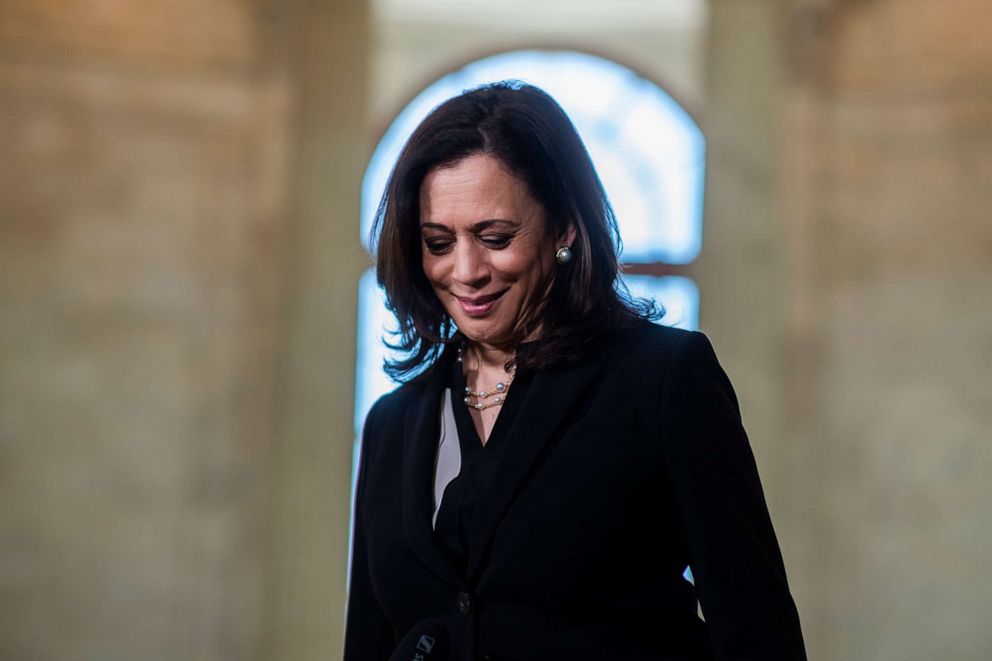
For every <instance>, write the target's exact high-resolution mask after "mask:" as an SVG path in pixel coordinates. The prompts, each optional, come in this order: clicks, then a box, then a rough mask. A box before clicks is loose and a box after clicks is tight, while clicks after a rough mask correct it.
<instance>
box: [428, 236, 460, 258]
mask: <svg viewBox="0 0 992 661" xmlns="http://www.w3.org/2000/svg"><path fill="white" fill-rule="evenodd" d="M452 243H454V242H453V241H452V240H451V239H424V246H426V247H427V250H428V252H430V253H431V254H432V255H442V254H444V253H446V252H448V251H449V250H450V249H451V244H452Z"/></svg>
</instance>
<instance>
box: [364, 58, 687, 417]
mask: <svg viewBox="0 0 992 661" xmlns="http://www.w3.org/2000/svg"><path fill="white" fill-rule="evenodd" d="M508 78H511V79H517V80H521V81H524V82H527V83H532V84H534V85H537V86H538V87H540V88H542V89H544V90H545V91H547V92H548V93H549V94H551V96H552V97H554V98H555V99H556V100H557V101H558V103H560V104H561V106H562V107H563V108H564V109H565V112H566V113H568V115H569V116H570V117H571V118H572V121H573V122H574V123H575V126H576V128H577V129H578V131H579V134H580V135H581V136H582V139H583V140H584V141H585V144H586V147H587V149H588V150H589V153H590V154H591V156H592V159H593V161H594V163H595V165H596V168H597V170H598V171H599V175H600V178H601V179H602V181H603V185H604V186H605V187H606V192H607V194H608V195H609V197H610V200H611V202H612V203H613V206H614V209H615V211H616V214H617V219H618V222H619V225H620V235H621V238H622V240H623V252H622V254H621V261H622V262H623V264H624V271H625V275H624V280H625V282H626V283H627V286H628V287H629V288H630V290H631V292H632V293H634V294H636V295H638V296H645V297H649V298H653V299H655V300H656V301H658V302H659V303H661V304H662V305H663V306H664V307H665V308H666V310H667V312H666V314H665V316H664V318H662V319H661V323H663V324H665V325H670V326H679V327H683V328H690V329H694V328H696V326H697V323H698V310H699V292H698V289H697V287H696V285H695V283H694V282H693V281H692V280H691V279H690V278H688V277H686V276H684V275H681V274H680V267H681V266H684V265H685V264H688V263H689V262H691V261H693V260H694V259H696V257H697V256H698V255H699V248H700V243H701V229H702V204H703V176H704V170H705V168H704V166H705V142H704V139H703V136H702V133H701V132H700V130H699V127H698V126H697V125H696V123H695V122H694V121H693V119H692V118H691V117H690V116H689V114H688V113H687V112H686V111H685V110H684V109H683V108H682V107H681V106H680V105H679V104H678V103H676V102H675V100H674V99H672V97H671V96H669V95H668V94H667V93H665V91H664V90H662V89H661V88H660V87H659V86H658V85H657V84H655V83H653V82H651V81H650V80H647V79H645V78H643V77H642V76H640V75H638V74H637V73H635V72H633V71H631V70H630V69H628V68H626V67H624V66H621V65H619V64H617V63H615V62H611V61H609V60H606V59H603V58H600V57H595V56H592V55H588V54H584V53H577V52H571V51H538V50H528V51H515V52H511V53H503V54H500V55H495V56H492V57H487V58H485V59H482V60H478V61H476V62H473V63H471V64H469V65H467V66H465V67H463V68H462V69H459V70H458V71H455V72H453V73H450V74H448V75H446V76H444V77H443V78H441V79H439V80H438V81H436V82H435V83H433V84H432V85H430V86H429V87H427V89H425V90H424V91H423V92H421V93H420V94H419V95H417V97H416V98H415V99H413V101H411V102H410V103H409V105H407V106H406V108H404V109H403V110H402V112H400V114H399V115H398V116H397V117H396V119H395V120H394V121H393V123H392V124H391V125H390V127H389V129H388V130H387V131H386V133H385V134H384V135H383V137H382V140H381V141H380V142H379V144H378V146H377V147H376V149H375V152H374V153H373V155H372V158H371V160H370V161H369V165H368V169H367V170H366V173H365V179H364V182H363V184H362V219H361V222H362V235H363V236H364V241H365V246H366V249H368V248H369V243H368V240H369V239H368V236H369V230H370V229H371V227H372V221H373V218H374V215H375V211H376V208H377V206H378V204H379V198H380V197H381V195H382V192H383V189H384V188H385V184H386V180H387V179H388V177H389V173H390V170H391V168H392V166H393V164H394V163H395V162H396V159H397V157H398V156H399V152H400V150H401V149H402V147H403V145H404V143H405V142H406V140H407V138H408V137H409V136H410V134H411V133H412V132H413V129H414V128H415V127H416V126H417V125H418V124H419V123H420V122H421V120H423V119H424V117H426V116H427V114H428V113H429V112H430V111H431V110H432V109H433V108H434V107H436V106H437V105H439V104H440V103H441V102H443V101H445V100H446V99H448V98H450V97H452V96H455V95H457V94H460V93H461V92H463V91H464V90H467V89H470V88H472V87H475V86H477V85H481V84H483V83H487V82H492V81H497V80H504V79H508ZM358 300H359V306H358V347H357V349H358V363H357V373H356V382H355V386H356V387H355V393H356V397H355V429H356V430H360V429H361V425H362V423H363V421H364V419H365V414H366V413H367V412H368V410H369V408H370V407H371V406H372V404H373V403H374V402H375V400H376V399H377V398H378V397H379V396H380V395H383V394H385V393H387V392H389V391H390V390H392V389H393V388H394V387H395V384H394V383H392V382H391V381H390V380H389V379H388V377H387V376H386V375H385V373H384V372H383V370H382V364H383V360H384V359H385V357H386V356H387V350H386V347H385V346H384V345H383V342H382V339H383V336H384V335H385V334H387V333H388V331H389V329H392V328H395V327H396V325H395V319H394V318H393V317H392V314H391V313H390V312H389V311H388V310H386V308H385V305H384V301H383V296H382V291H381V290H380V289H379V288H378V287H377V286H376V282H375V273H374V272H373V270H372V269H369V270H368V271H367V272H366V273H365V274H364V275H363V276H362V279H361V282H360V284H359V299H358Z"/></svg>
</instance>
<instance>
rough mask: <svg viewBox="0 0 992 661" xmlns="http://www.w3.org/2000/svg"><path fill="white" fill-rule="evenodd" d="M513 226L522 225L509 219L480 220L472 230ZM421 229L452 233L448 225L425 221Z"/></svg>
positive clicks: (479, 230)
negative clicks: (495, 226)
mask: <svg viewBox="0 0 992 661" xmlns="http://www.w3.org/2000/svg"><path fill="white" fill-rule="evenodd" d="M500 224H503V225H511V226H513V227H519V226H520V223H518V222H516V221H514V220H509V219H507V218H487V219H486V220H480V221H479V222H477V223H475V224H474V225H472V227H471V228H470V229H471V230H472V231H473V232H481V231H483V230H486V229H489V228H490V227H492V226H493V225H500ZM420 229H432V230H442V231H444V232H450V231H451V228H450V227H449V226H447V225H443V224H441V223H435V222H431V221H429V220H428V221H425V222H423V223H420Z"/></svg>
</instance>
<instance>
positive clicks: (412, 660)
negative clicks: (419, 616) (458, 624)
mask: <svg viewBox="0 0 992 661" xmlns="http://www.w3.org/2000/svg"><path fill="white" fill-rule="evenodd" d="M450 654H451V634H449V633H448V627H446V626H444V622H442V621H441V620H438V619H429V620H421V621H420V622H417V624H415V625H414V627H413V628H412V629H410V632H409V633H408V634H407V635H406V636H404V637H403V640H401V641H400V644H399V645H397V646H396V650H395V651H394V652H393V655H392V656H390V657H389V661H448V656H449V655H450Z"/></svg>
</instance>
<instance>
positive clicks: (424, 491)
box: [345, 322, 805, 661]
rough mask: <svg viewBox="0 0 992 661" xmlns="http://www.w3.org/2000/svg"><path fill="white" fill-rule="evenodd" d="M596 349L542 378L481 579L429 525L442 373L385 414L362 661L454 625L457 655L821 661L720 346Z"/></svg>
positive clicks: (481, 535)
mask: <svg viewBox="0 0 992 661" xmlns="http://www.w3.org/2000/svg"><path fill="white" fill-rule="evenodd" d="M591 353H592V355H591V356H590V357H589V358H587V359H586V360H584V361H583V362H581V363H580V364H578V365H575V366H569V367H563V368H560V369H553V370H547V371H542V372H538V373H537V374H535V376H534V380H533V382H532V384H531V387H530V390H529V391H528V392H527V395H526V398H525V399H524V401H523V402H522V403H521V406H520V408H519V410H518V412H517V416H516V419H515V420H514V421H513V424H512V426H511V427H510V429H509V430H508V432H509V433H508V434H507V437H506V445H505V446H504V447H503V450H502V454H501V457H500V460H499V463H498V465H497V466H496V468H495V469H494V472H493V475H492V478H491V480H490V482H489V484H488V485H487V486H485V487H484V489H483V491H482V493H481V494H480V496H479V502H478V504H477V509H476V511H475V516H474V518H473V519H472V523H471V527H470V530H469V540H470V541H469V544H470V554H469V560H468V575H467V576H460V575H459V573H458V572H457V571H456V570H455V569H454V568H453V566H452V565H451V564H450V563H449V562H448V560H447V559H446V556H445V555H444V554H443V552H442V550H441V548H440V547H439V546H438V544H437V543H436V541H435V539H434V537H433V532H432V528H431V514H432V511H433V510H432V508H433V476H434V462H435V459H436V455H437V444H438V435H439V433H440V430H439V418H440V406H441V402H442V394H443V388H444V375H443V372H444V370H443V369H434V370H433V371H432V372H431V373H430V374H429V375H428V376H427V377H426V378H424V379H422V380H421V381H418V382H417V383H413V384H407V385H404V386H403V387H401V388H399V389H398V390H396V391H395V392H393V393H391V394H389V395H386V396H385V397H383V398H382V399H380V400H379V401H378V402H377V403H376V404H375V406H373V408H372V410H371V412H370V413H369V415H368V418H367V419H366V423H365V430H364V434H363V442H362V452H361V460H360V468H359V477H358V485H357V492H356V507H355V528H354V540H353V555H352V566H351V582H350V592H349V602H348V617H347V630H346V635H345V659H346V660H347V661H376V660H379V659H388V657H389V656H390V654H391V653H392V651H393V649H394V647H395V646H396V644H397V642H398V641H399V640H401V639H402V638H403V636H404V635H406V633H407V632H408V631H409V630H410V629H411V628H412V627H414V626H415V625H416V624H417V623H418V622H420V621H421V620H423V619H426V618H440V619H442V620H443V621H444V622H445V624H446V625H447V626H448V628H449V629H450V631H451V634H452V656H451V658H452V659H459V660H467V659H476V658H483V659H487V658H491V659H597V660H612V659H714V658H715V659H760V660H770V659H805V652H804V647H803V640H802V633H801V631H800V626H799V616H798V613H797V612H796V607H795V604H794V603H793V600H792V597H791V595H790V593H789V587H788V584H787V582H786V577H785V568H784V565H783V562H782V556H781V554H780V552H779V548H778V543H777V542H776V539H775V533H774V531H773V530H772V524H771V521H770V519H769V517H768V511H767V508H766V506H765V500H764V496H763V494H762V490H761V485H760V483H759V481H758V474H757V470H756V467H755V462H754V457H753V455H752V454H751V448H750V446H749V445H748V441H747V436H746V435H745V433H744V429H743V428H742V427H741V420H740V413H739V409H738V405H737V400H736V397H735V395H734V392H733V389H732V388H731V385H730V382H729V380H728V379H727V376H726V374H724V372H723V370H722V369H721V368H720V366H719V364H718V363H717V359H716V356H715V355H714V353H713V349H712V347H711V346H710V343H709V341H708V340H707V338H706V337H705V336H704V335H703V334H701V333H698V332H689V331H683V330H678V329H674V328H667V327H662V326H657V325H654V324H649V323H647V322H645V323H643V324H638V325H636V326H635V327H633V328H630V329H627V330H623V331H618V332H615V333H613V334H611V335H610V336H608V337H606V338H604V339H603V340H602V341H601V342H600V343H599V344H598V345H597V348H596V349H595V350H594V351H593V352H591ZM686 565H689V566H690V567H691V570H692V574H693V576H694V579H695V587H693V585H691V584H690V583H689V582H688V581H686V580H685V579H684V578H683V570H684V569H685V567H686ZM697 597H698V600H699V603H700V605H701V608H702V612H703V614H704V617H705V623H704V622H703V621H702V620H701V619H700V618H699V617H698V615H697V603H696V600H697Z"/></svg>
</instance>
